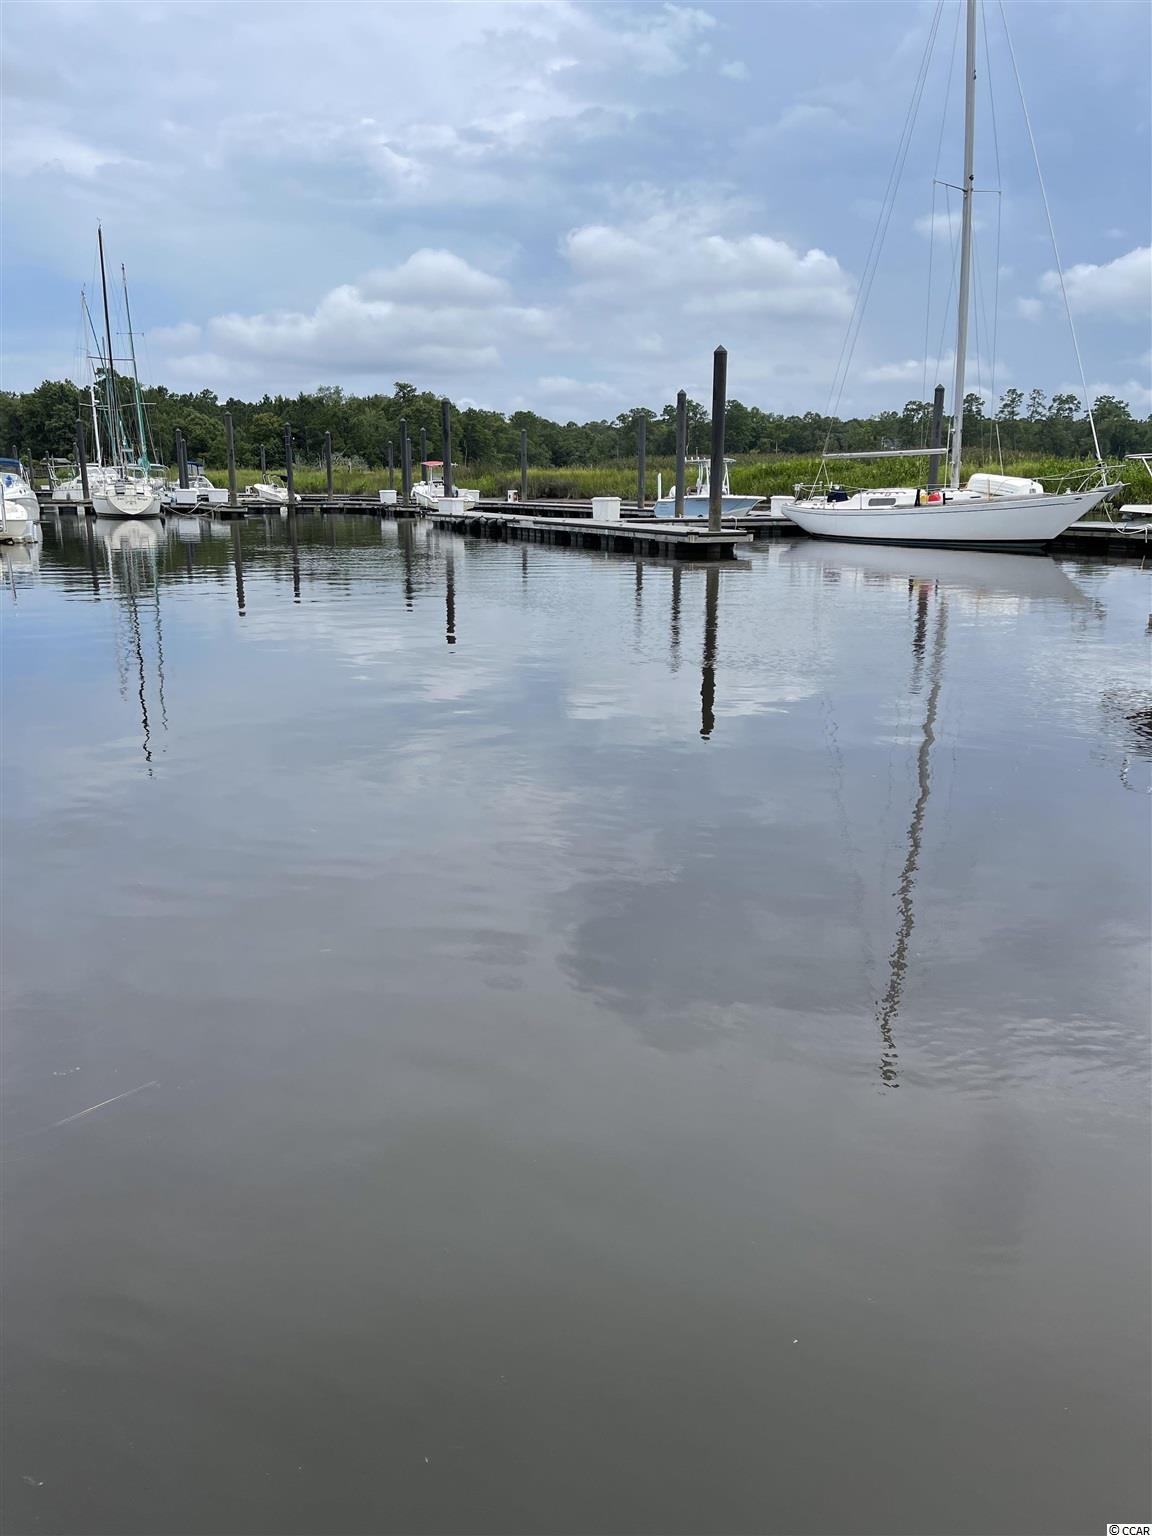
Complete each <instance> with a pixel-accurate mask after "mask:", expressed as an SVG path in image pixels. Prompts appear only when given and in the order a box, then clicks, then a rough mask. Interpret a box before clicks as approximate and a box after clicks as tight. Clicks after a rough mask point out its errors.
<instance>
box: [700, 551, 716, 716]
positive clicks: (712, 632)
mask: <svg viewBox="0 0 1152 1536" xmlns="http://www.w3.org/2000/svg"><path fill="white" fill-rule="evenodd" d="M719 605H720V572H719V570H718V568H717V567H716V566H714V565H710V566H709V567H708V569H707V571H705V573H704V653H703V657H702V660H701V666H700V734H701V736H702V737H703V738H704V740H705V741H708V740H709V739H710V738H711V736H712V732H713V731H714V730H715V729H716V630H717V625H718V622H719Z"/></svg>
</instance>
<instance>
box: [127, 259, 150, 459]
mask: <svg viewBox="0 0 1152 1536" xmlns="http://www.w3.org/2000/svg"><path fill="white" fill-rule="evenodd" d="M120 281H121V282H122V283H123V284H124V316H125V318H126V319H127V321H128V350H129V352H130V353H131V356H132V382H133V384H134V385H135V388H136V431H137V434H138V436H139V438H140V463H141V465H142V466H143V467H144V468H147V466H148V464H149V463H150V462H151V455H150V454H149V452H148V430H147V428H146V427H145V425H144V401H143V397H142V396H141V394H140V375H139V373H138V372H137V371H136V338H135V336H133V334H132V311H131V310H130V309H129V308H128V274H127V272H125V270H124V263H123V262H121V263H120Z"/></svg>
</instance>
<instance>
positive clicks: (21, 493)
mask: <svg viewBox="0 0 1152 1536" xmlns="http://www.w3.org/2000/svg"><path fill="white" fill-rule="evenodd" d="M39 522H40V502H39V500H38V499H37V496H36V492H35V491H34V490H33V489H32V486H31V483H30V481H29V479H28V475H27V473H26V471H25V469H24V466H23V464H21V462H20V460H19V459H0V542H3V543H5V544H23V543H25V542H26V541H28V540H31V539H34V538H35V537H36V528H37V525H38V523H39Z"/></svg>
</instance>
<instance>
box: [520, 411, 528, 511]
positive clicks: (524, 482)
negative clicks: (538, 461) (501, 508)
mask: <svg viewBox="0 0 1152 1536" xmlns="http://www.w3.org/2000/svg"><path fill="white" fill-rule="evenodd" d="M520 500H521V501H527V500H528V429H527V428H526V427H521V428H520Z"/></svg>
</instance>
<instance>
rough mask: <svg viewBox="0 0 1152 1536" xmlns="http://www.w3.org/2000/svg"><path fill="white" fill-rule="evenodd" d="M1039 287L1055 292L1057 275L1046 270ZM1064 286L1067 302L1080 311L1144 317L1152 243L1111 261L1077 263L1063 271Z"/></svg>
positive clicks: (1151, 306) (1151, 293)
mask: <svg viewBox="0 0 1152 1536" xmlns="http://www.w3.org/2000/svg"><path fill="white" fill-rule="evenodd" d="M1040 286H1041V288H1042V289H1043V291H1044V292H1045V293H1049V294H1058V293H1059V292H1060V278H1059V275H1058V274H1057V273H1055V272H1045V274H1044V276H1043V277H1042V278H1041V279H1040ZM1064 286H1065V288H1066V289H1067V292H1068V302H1069V304H1071V306H1072V308H1073V309H1077V310H1080V311H1081V312H1082V313H1085V314H1096V315H1107V316H1112V317H1115V318H1116V319H1118V320H1141V319H1146V318H1147V316H1148V314H1149V312H1150V311H1152V246H1147V245H1143V246H1137V247H1136V249H1135V250H1132V251H1128V252H1127V253H1126V254H1125V255H1123V256H1117V257H1116V258H1115V260H1114V261H1105V262H1101V263H1099V264H1097V263H1096V262H1090V261H1083V262H1079V263H1078V264H1077V265H1076V266H1074V267H1069V268H1068V270H1067V271H1066V272H1065V273H1064Z"/></svg>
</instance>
